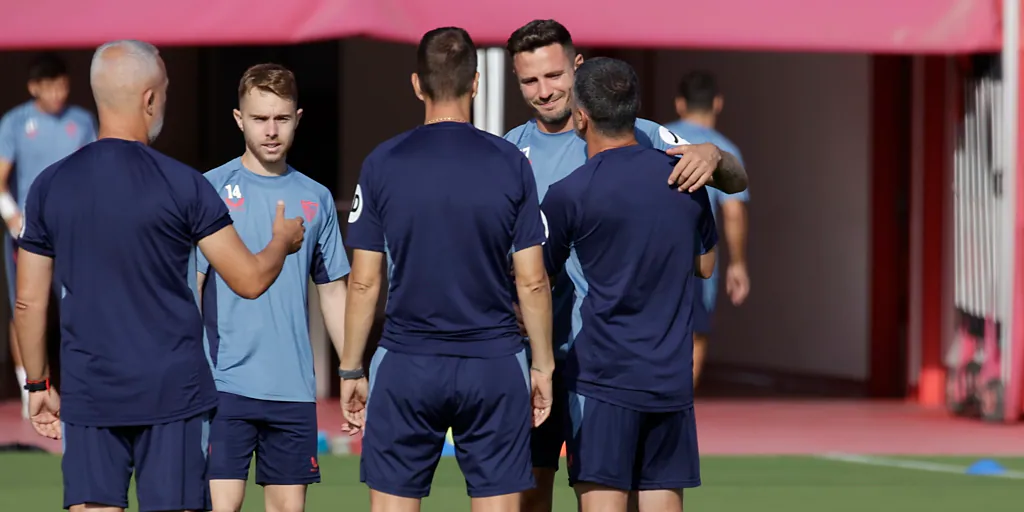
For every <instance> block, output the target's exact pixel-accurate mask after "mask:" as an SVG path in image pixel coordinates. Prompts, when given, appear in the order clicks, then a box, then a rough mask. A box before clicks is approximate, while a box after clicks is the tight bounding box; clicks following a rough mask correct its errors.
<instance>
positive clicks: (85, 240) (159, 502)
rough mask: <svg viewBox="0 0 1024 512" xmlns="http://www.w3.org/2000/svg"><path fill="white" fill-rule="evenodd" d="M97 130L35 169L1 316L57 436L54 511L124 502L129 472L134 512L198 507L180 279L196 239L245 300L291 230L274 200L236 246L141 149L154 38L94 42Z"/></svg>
mask: <svg viewBox="0 0 1024 512" xmlns="http://www.w3.org/2000/svg"><path fill="white" fill-rule="evenodd" d="M91 82H92V89H93V94H94V95H95V98H96V105H97V107H98V110H99V118H100V134H99V135H100V136H99V140H98V141H96V142H93V143H91V144H88V145H86V146H85V147H83V148H82V149H80V150H78V151H76V152H75V153H73V154H71V155H70V156H68V157H67V158H65V159H63V160H61V161H59V162H57V163H55V164H54V165H52V166H50V167H49V168H47V169H46V170H45V171H43V173H42V174H40V176H39V178H37V179H36V181H35V182H34V183H33V184H32V187H31V189H30V190H29V193H28V199H27V201H26V202H25V223H24V226H23V228H22V235H21V237H20V252H19V265H18V290H17V307H16V316H15V324H16V326H17V330H18V334H19V337H20V340H21V344H22V350H23V356H24V360H25V370H26V372H27V374H28V379H29V381H28V384H26V389H28V391H29V392H30V394H29V408H30V414H31V420H32V422H33V425H34V426H35V428H36V430H37V431H38V432H39V433H40V434H42V435H45V436H48V437H53V438H60V437H61V436H62V435H63V438H64V443H65V446H64V458H63V461H62V467H63V472H64V508H69V509H71V510H72V511H80V510H85V509H86V507H87V506H91V507H97V506H99V507H103V506H105V507H110V508H113V509H123V508H125V507H127V505H128V499H127V494H128V484H129V481H130V480H131V477H132V472H133V470H134V472H135V477H136V486H137V492H138V499H139V508H140V509H141V510H208V508H209V499H208V488H207V482H206V466H207V463H206V456H207V448H206V437H207V432H208V428H209V418H210V415H211V413H212V411H213V410H214V408H215V407H216V406H217V392H216V389H215V388H214V383H213V378H212V375H211V373H210V367H209V366H208V365H207V362H206V353H205V351H204V349H203V333H202V322H201V318H200V315H199V310H198V308H197V307H196V303H195V299H194V296H193V293H192V290H191V288H190V281H192V282H193V284H194V279H195V273H194V271H190V264H191V263H192V262H191V261H190V259H191V258H192V257H193V254H194V247H195V245H196V244H198V245H199V246H200V247H201V248H202V250H203V253H204V254H205V255H206V257H207V259H208V260H209V261H210V264H211V265H212V266H213V267H214V268H216V269H217V271H218V274H219V275H220V276H221V277H222V278H223V279H224V280H225V282H227V283H228V284H229V285H230V286H231V287H232V289H233V290H234V291H235V292H236V293H238V294H239V295H242V296H245V297H249V298H255V297H258V296H259V295H260V294H262V293H263V292H264V291H265V290H266V289H267V288H268V287H269V286H270V285H271V284H272V283H273V281H274V280H275V279H276V278H277V275H278V273H279V272H280V271H281V267H282V265H283V263H284V258H285V256H286V255H288V254H289V253H292V252H294V251H296V250H297V249H298V248H299V246H300V245H301V243H302V240H303V227H302V220H301V217H300V218H297V219H293V220H285V219H284V216H283V212H284V208H283V205H279V206H278V210H277V219H276V220H275V222H274V226H273V235H274V236H273V239H272V240H271V241H270V243H269V244H267V246H266V248H265V249H264V250H263V251H262V252H260V253H259V254H256V255H253V254H252V253H251V252H249V250H248V249H246V247H245V245H244V244H243V243H242V241H241V239H240V238H239V237H238V234H237V233H236V232H235V230H234V228H233V227H232V226H231V217H230V215H229V214H228V209H227V207H226V206H225V205H224V202H223V200H222V199H221V198H220V197H219V196H218V194H217V191H216V190H214V189H213V187H211V186H210V184H209V183H208V182H207V181H206V180H205V179H204V178H203V176H202V175H201V174H199V173H198V172H197V171H195V170H194V169H191V168H189V167H187V166H185V165H184V164H181V163H179V162H177V161H175V160H173V159H171V158H169V157H167V156H164V155H163V154H161V153H159V152H157V151H155V150H153V149H151V148H150V147H149V144H150V143H151V142H152V141H153V140H154V139H155V138H156V137H157V135H158V134H159V133H160V128H161V126H162V124H163V116H164V107H165V101H166V97H167V96H166V94H167V75H166V70H165V68H164V64H163V61H162V60H161V59H160V57H159V55H158V52H157V49H156V48H154V47H153V46H152V45H150V44H148V43H143V42H139V41H117V42H113V43H108V44H105V45H103V46H101V47H100V48H99V49H97V50H96V53H95V55H94V57H93V61H92V69H91ZM53 279H57V280H58V282H59V283H60V284H61V285H62V286H61V293H60V301H61V307H60V317H61V318H60V324H61V359H62V361H61V363H62V364H61V388H62V389H61V392H62V394H63V407H61V401H60V399H59V398H58V397H57V394H56V393H55V392H54V391H53V390H50V389H49V379H48V374H47V372H48V370H47V362H46V349H45V341H44V334H45V321H46V308H47V306H48V304H47V303H48V294H49V289H50V283H51V281H52V280H53Z"/></svg>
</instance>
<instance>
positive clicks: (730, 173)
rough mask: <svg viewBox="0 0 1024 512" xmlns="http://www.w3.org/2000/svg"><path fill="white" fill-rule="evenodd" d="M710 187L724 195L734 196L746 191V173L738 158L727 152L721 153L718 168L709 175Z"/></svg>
mask: <svg viewBox="0 0 1024 512" xmlns="http://www.w3.org/2000/svg"><path fill="white" fill-rule="evenodd" d="M711 182H712V185H713V186H714V187H715V188H717V189H718V190H721V191H722V192H725V193H726V194H736V193H739V192H743V191H744V190H746V189H747V171H746V169H744V168H743V164H742V163H740V160H739V158H736V155H733V154H732V153H729V152H728V151H722V159H721V160H720V161H719V162H718V168H717V169H715V172H714V174H712V175H711Z"/></svg>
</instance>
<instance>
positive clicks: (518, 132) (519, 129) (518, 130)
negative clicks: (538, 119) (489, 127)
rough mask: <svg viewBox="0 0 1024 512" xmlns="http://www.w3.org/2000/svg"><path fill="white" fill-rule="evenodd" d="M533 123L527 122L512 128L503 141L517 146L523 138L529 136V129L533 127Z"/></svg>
mask: <svg viewBox="0 0 1024 512" xmlns="http://www.w3.org/2000/svg"><path fill="white" fill-rule="evenodd" d="M534 123H535V121H527V122H525V123H523V124H521V125H519V126H516V127H515V128H512V129H511V130H509V131H508V133H506V134H505V136H504V137H503V138H504V139H505V140H507V141H509V142H511V143H513V144H515V145H516V146H519V145H520V143H521V142H522V140H523V138H524V137H526V136H527V135H528V134H529V131H530V129H531V128H532V127H533V126H534Z"/></svg>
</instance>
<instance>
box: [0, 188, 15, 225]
mask: <svg viewBox="0 0 1024 512" xmlns="http://www.w3.org/2000/svg"><path fill="white" fill-rule="evenodd" d="M17 214H18V203H16V202H14V198H13V197H11V193H10V192H4V193H3V194H0V217H3V219H4V220H5V221H8V220H11V217H14V216H15V215H17Z"/></svg>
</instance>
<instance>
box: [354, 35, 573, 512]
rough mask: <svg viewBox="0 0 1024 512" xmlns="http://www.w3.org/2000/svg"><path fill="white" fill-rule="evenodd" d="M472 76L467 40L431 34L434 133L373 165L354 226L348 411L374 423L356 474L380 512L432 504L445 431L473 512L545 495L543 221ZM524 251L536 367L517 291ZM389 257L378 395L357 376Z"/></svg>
mask: <svg viewBox="0 0 1024 512" xmlns="http://www.w3.org/2000/svg"><path fill="white" fill-rule="evenodd" d="M477 79H478V76H477V73H476V49H475V48H474V45H473V41H472V40H471V39H470V38H469V35H468V34H466V32H465V31H464V30H462V29H459V28H440V29H436V30H432V31H430V32H428V33H427V34H426V35H424V36H423V39H422V41H421V42H420V45H419V49H418V53H417V68H416V74H414V75H413V87H414V89H415V91H416V95H417V96H419V97H420V99H422V100H423V101H424V103H425V104H426V122H425V123H424V125H423V126H420V127H418V128H416V129H413V130H411V131H409V132H406V133H403V134H402V135H399V136H398V137H395V138H393V139H391V140H389V141H387V142H385V143H383V144H381V145H380V146H378V147H377V149H375V150H374V151H373V153H371V154H370V155H369V156H368V157H367V158H366V160H365V162H364V163H363V169H362V172H361V174H360V176H359V186H358V187H356V193H355V197H354V198H353V205H352V211H351V212H350V214H349V218H348V222H349V229H348V237H347V241H348V245H349V246H350V247H351V248H352V249H354V251H353V255H352V273H351V274H350V276H349V296H348V303H347V308H346V313H345V349H344V354H343V356H342V358H341V369H340V374H341V378H342V379H343V380H342V408H343V411H344V413H345V417H346V419H347V420H348V422H349V424H350V428H351V429H352V430H354V431H358V430H359V429H361V428H362V426H363V424H364V423H363V422H364V420H365V421H368V422H369V423H368V425H369V426H368V427H367V429H366V432H365V437H364V438H363V453H362V463H361V467H360V474H361V479H362V481H363V482H365V483H366V484H367V485H368V486H369V487H370V489H371V496H372V498H371V499H372V500H373V503H374V506H375V507H376V506H378V505H377V504H378V503H381V505H380V506H381V507H382V509H384V510H396V508H394V507H404V506H408V505H410V503H409V502H408V500H418V499H421V498H423V497H424V496H427V495H428V494H429V492H430V483H431V480H432V478H433V473H434V468H435V467H436V466H437V462H438V460H439V459H440V456H441V448H442V446H443V444H444V438H445V433H446V432H447V430H448V429H449V428H451V430H452V433H453V438H454V441H455V446H456V457H457V458H458V460H459V466H460V467H461V468H462V471H463V473H464V474H465V477H466V486H467V488H468V491H469V495H470V497H471V498H472V499H473V510H509V509H518V506H519V495H518V493H520V492H522V491H524V490H527V489H530V488H531V487H533V485H534V481H533V477H532V474H531V463H530V429H531V428H532V427H533V426H535V425H539V424H540V423H541V422H543V421H544V420H545V419H546V418H547V416H548V414H549V413H550V406H551V373H552V371H553V370H554V355H553V350H552V346H551V289H550V285H549V282H548V278H547V274H546V272H545V269H544V262H543V251H542V247H541V245H542V244H543V243H544V240H545V237H546V233H545V231H546V228H545V221H544V219H543V216H542V215H541V212H540V205H539V204H538V200H537V189H536V183H535V180H534V178H533V173H532V171H531V170H530V165H529V162H528V161H527V159H526V157H525V156H523V155H522V153H520V152H519V150H518V149H516V147H515V146H514V145H512V144H511V143H509V142H507V141H505V140H502V139H501V138H499V137H495V136H493V135H490V134H488V133H486V132H483V131H480V130H477V129H476V128H474V127H473V126H472V125H471V124H469V123H468V120H469V115H470V109H471V106H472V103H473V95H474V94H475V93H476V88H477ZM513 250H514V251H515V252H514V253H513V254H512V259H513V261H514V265H515V271H516V285H517V290H516V291H517V292H518V296H519V303H520V307H521V309H522V314H523V319H524V323H525V326H526V330H527V332H528V333H529V335H530V346H531V350H532V354H533V364H532V366H531V367H530V368H529V369H527V363H526V354H525V353H524V347H523V344H522V338H521V336H520V334H519V328H518V325H517V323H516V317H515V312H514V310H513V307H512V293H513V291H512V290H510V289H509V286H508V265H509V261H508V255H509V253H510V252H512V251H513ZM385 255H386V257H387V260H388V271H389V276H390V279H389V290H388V302H387V311H386V320H385V324H384V333H383V336H382V338H381V341H380V347H379V348H378V349H377V351H376V353H375V354H374V356H373V360H372V362H371V365H370V371H369V374H370V381H369V384H367V381H366V380H365V379H364V378H363V371H362V369H361V364H360V363H361V361H362V358H363V352H364V350H365V347H366V341H367V336H368V334H369V330H370V327H371V324H372V322H373V316H374V311H375V309H376V304H377V298H378V292H379V289H380V282H381V267H382V266H383V263H384V260H385ZM531 394H532V395H533V405H532V410H531ZM367 395H370V396H369V398H370V399H369V401H368V402H367V398H368V396H367ZM364 406H365V407H364Z"/></svg>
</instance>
